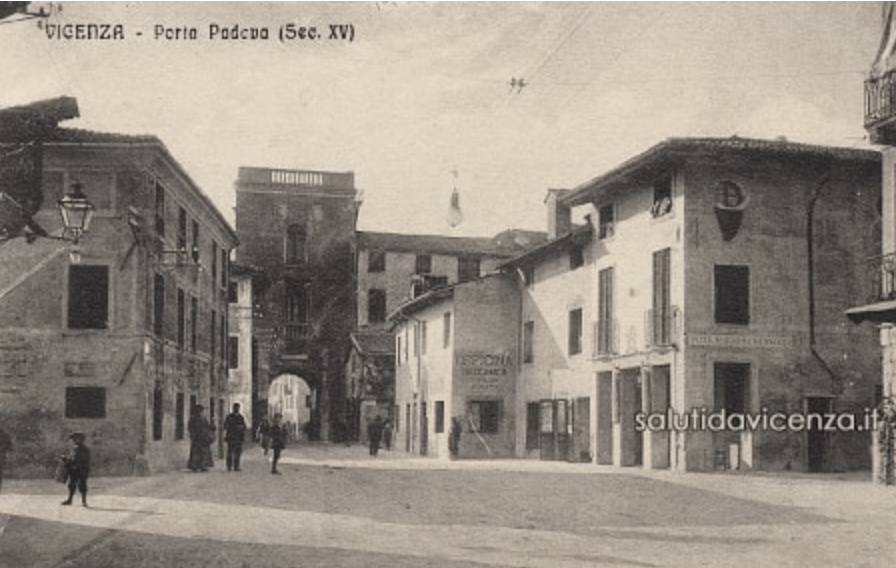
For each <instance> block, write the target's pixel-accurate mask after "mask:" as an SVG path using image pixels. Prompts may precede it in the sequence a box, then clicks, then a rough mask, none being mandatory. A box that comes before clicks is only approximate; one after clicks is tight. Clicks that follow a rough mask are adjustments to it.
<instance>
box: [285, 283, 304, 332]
mask: <svg viewBox="0 0 896 568" xmlns="http://www.w3.org/2000/svg"><path fill="white" fill-rule="evenodd" d="M287 286H288V287H287V289H286V299H285V305H284V312H285V313H284V315H285V316H286V321H287V322H290V323H306V322H307V321H308V308H309V305H308V304H309V302H308V289H307V288H306V287H305V284H303V283H300V282H290V283H289V284H287Z"/></svg>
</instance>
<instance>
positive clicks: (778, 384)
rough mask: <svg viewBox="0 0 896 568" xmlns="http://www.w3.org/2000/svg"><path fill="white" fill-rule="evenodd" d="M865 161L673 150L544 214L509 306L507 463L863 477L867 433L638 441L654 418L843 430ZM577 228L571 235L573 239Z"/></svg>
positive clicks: (854, 334) (869, 402) (618, 172)
mask: <svg viewBox="0 0 896 568" xmlns="http://www.w3.org/2000/svg"><path fill="white" fill-rule="evenodd" d="M879 167H880V156H879V154H878V153H877V152H874V151H868V150H855V149H844V148H831V147H823V146H814V145H806V144H796V143H791V142H787V141H783V140H776V141H765V140H752V139H742V138H737V137H734V138H727V139H713V138H672V139H669V140H667V141H665V142H662V143H660V144H658V145H656V146H654V147H652V148H650V149H649V150H647V151H646V152H644V153H642V154H640V155H638V156H635V157H633V158H632V159H630V160H628V161H626V162H625V163H623V164H622V165H620V166H618V167H616V168H615V169H613V170H611V171H609V172H608V173H606V174H604V175H601V176H599V177H597V178H594V179H592V180H590V181H588V182H586V183H583V184H581V185H580V186H578V187H577V188H574V189H572V190H552V191H551V192H549V195H548V198H547V208H548V216H549V219H548V227H549V231H548V232H549V238H550V239H551V240H550V242H548V243H547V244H545V245H543V246H541V247H538V248H536V249H533V250H531V251H529V252H527V253H525V254H523V255H520V256H518V257H516V258H514V259H512V260H511V261H509V262H507V263H505V264H504V269H505V271H506V272H508V273H512V274H515V275H516V281H517V283H518V286H519V289H520V291H521V294H522V300H521V308H520V309H521V313H520V324H519V328H518V332H519V341H520V367H519V371H518V386H517V402H516V408H515V413H516V415H517V418H518V419H517V420H516V421H515V425H516V426H515V427H516V439H517V441H518V443H517V444H516V453H517V455H518V456H519V457H531V458H540V459H565V460H571V461H592V462H595V463H597V464H612V465H616V466H635V467H645V468H670V469H673V470H681V471H685V470H686V471H712V470H722V469H757V470H796V471H809V472H825V471H843V470H851V469H866V468H868V467H869V466H870V454H871V452H870V444H871V436H870V432H869V431H867V430H865V431H856V432H830V431H823V430H818V429H811V428H810V429H803V430H792V431H783V432H775V431H771V430H769V429H761V428H760V429H757V430H754V431H733V430H731V429H721V430H719V431H710V430H708V429H701V428H699V427H698V426H696V425H693V424H692V425H690V427H688V428H682V429H675V428H672V427H671V424H669V425H667V426H669V427H667V428H657V429H655V430H646V431H643V429H641V428H639V427H638V424H637V422H636V417H637V416H638V415H639V413H643V414H642V416H646V415H650V413H654V412H657V413H661V414H666V413H667V412H672V413H675V414H677V415H679V416H681V415H684V414H687V413H690V412H692V411H694V410H697V411H705V412H707V413H709V412H713V411H721V410H724V411H726V412H727V413H728V414H736V413H753V414H760V413H762V412H766V413H769V414H771V413H776V412H781V413H784V414H786V415H792V414H809V413H846V414H851V415H853V416H854V417H855V423H856V424H858V425H859V427H861V426H862V424H863V423H862V419H863V416H864V415H865V411H866V409H868V408H870V407H872V406H873V404H874V390H875V389H874V387H875V384H876V383H877V380H876V377H877V376H879V372H880V358H879V356H878V354H877V353H876V352H875V345H874V341H873V337H874V331H873V330H870V329H864V328H856V327H854V326H851V325H849V323H848V320H847V319H846V318H845V316H844V312H845V310H846V309H847V308H848V307H850V305H851V303H852V302H853V299H854V298H856V297H858V296H859V295H861V292H862V290H863V289H864V287H865V285H866V282H865V280H864V270H863V264H864V261H865V259H866V258H867V257H869V256H871V255H873V254H874V253H875V251H877V250H878V247H879V244H878V243H879V239H880V215H879V211H877V210H876V208H875V203H877V201H878V198H879V195H880V171H879ZM573 218H575V219H577V220H582V221H583V222H584V223H583V224H578V225H574V224H573Z"/></svg>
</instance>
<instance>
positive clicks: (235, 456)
mask: <svg viewBox="0 0 896 568" xmlns="http://www.w3.org/2000/svg"><path fill="white" fill-rule="evenodd" d="M245 440H246V419H245V418H243V415H242V414H240V403H238V402H234V403H233V412H231V413H230V414H228V415H227V418H225V419H224V441H225V442H227V471H240V457H242V455H243V442H244V441H245Z"/></svg>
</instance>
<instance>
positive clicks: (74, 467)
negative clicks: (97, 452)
mask: <svg viewBox="0 0 896 568" xmlns="http://www.w3.org/2000/svg"><path fill="white" fill-rule="evenodd" d="M69 439H70V440H71V441H72V443H73V444H74V445H75V446H74V447H73V448H72V450H71V452H70V453H69V454H68V455H67V456H66V457H65V465H66V470H67V472H68V499H66V500H65V501H63V502H62V504H63V505H71V504H72V498H73V497H74V496H75V490H77V491H79V492H80V493H81V505H83V506H84V507H86V506H87V478H88V477H90V449H89V448H88V447H87V446H86V445H85V444H84V440H85V439H86V436H84V434H82V433H81V432H75V433H74V434H72V435H71V436H69Z"/></svg>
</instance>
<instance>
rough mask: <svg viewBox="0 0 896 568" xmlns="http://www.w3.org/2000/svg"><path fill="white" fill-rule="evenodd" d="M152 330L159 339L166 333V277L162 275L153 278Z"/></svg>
mask: <svg viewBox="0 0 896 568" xmlns="http://www.w3.org/2000/svg"><path fill="white" fill-rule="evenodd" d="M152 330H153V333H155V334H156V335H157V336H159V337H162V335H163V334H164V333H165V277H164V276H162V275H161V274H156V275H155V277H154V278H153V287H152Z"/></svg>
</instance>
